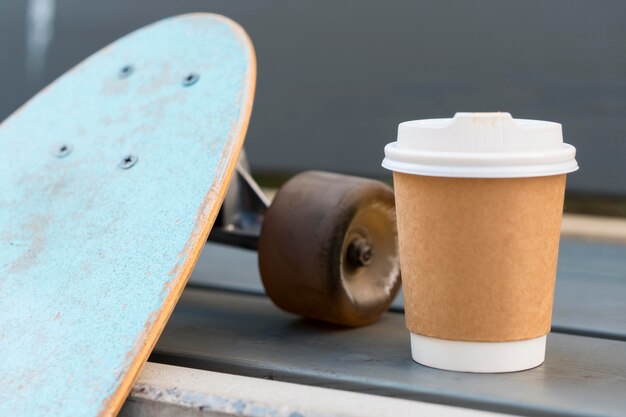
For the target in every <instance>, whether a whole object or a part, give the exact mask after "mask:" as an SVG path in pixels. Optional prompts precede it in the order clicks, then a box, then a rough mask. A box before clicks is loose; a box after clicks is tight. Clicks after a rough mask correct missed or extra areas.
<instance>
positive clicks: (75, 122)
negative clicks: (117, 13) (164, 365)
mask: <svg viewBox="0 0 626 417" xmlns="http://www.w3.org/2000/svg"><path fill="white" fill-rule="evenodd" d="M255 78H256V61H255V56H254V50H253V47H252V45H251V43H250V41H249V39H248V37H247V35H246V34H245V32H244V31H243V30H242V29H241V28H240V27H239V26H238V25H237V24H235V23H233V22H232V21H230V20H228V19H226V18H224V17H221V16H217V15H211V14H194V15H183V16H178V17H173V18H169V19H166V20H163V21H160V22H157V23H155V24H152V25H149V26H147V27H145V28H143V29H140V30H138V31H136V32H133V33H131V34H129V35H127V36H125V37H123V38H122V39H120V40H118V41H117V42H114V43H113V44H111V45H109V46H108V47H106V48H104V49H102V50H101V51H99V52H97V53H96V54H94V55H92V56H91V57H89V58H88V59H86V60H85V61H84V62H82V63H81V64H79V65H78V66H76V67H75V68H73V69H72V70H70V71H68V72H67V73H66V74H64V75H63V76H61V77H60V78H59V79H58V80H56V81H55V82H54V83H52V84H51V85H50V86H48V87H47V88H45V89H44V90H43V91H41V92H40V93H39V94H37V95H36V96H35V97H34V98H32V99H31V100H30V101H29V102H27V103H26V104H25V105H24V106H22V107H21V108H20V109H19V110H17V111H16V112H15V113H14V114H13V115H11V116H10V117H9V118H8V119H7V120H6V121H4V122H3V124H2V125H0V147H1V150H0V213H1V214H0V247H1V250H0V388H1V389H0V415H2V416H9V415H10V416H39V415H46V416H97V415H102V416H104V415H114V414H116V413H117V412H118V411H119V409H120V407H121V405H122V404H123V402H124V399H125V397H126V395H127V394H128V392H129V390H130V388H131V385H132V383H133V381H134V379H135V377H136V376H137V374H138V372H139V370H140V369H141V366H142V365H143V363H144V362H145V361H146V359H147V358H148V355H149V354H150V351H151V350H152V348H153V347H154V345H155V343H156V340H157V338H158V336H159V335H160V333H161V331H162V330H163V327H164V326H165V323H166V321H167V319H168V317H169V316H170V314H171V312H172V310H173V308H174V305H175V304H176V301H177V300H178V298H179V296H180V294H181V292H182V290H183V288H184V286H185V283H186V281H187V278H188V277H189V275H190V273H191V271H192V269H193V267H194V264H195V262H196V260H197V258H198V256H199V254H200V251H201V250H202V248H203V246H204V243H205V241H206V238H207V235H208V233H209V231H210V229H211V226H212V224H213V222H214V220H215V218H216V216H217V213H218V211H219V208H220V204H221V202H222V200H223V198H224V194H225V192H226V189H227V187H228V183H229V180H230V178H231V174H232V173H233V171H234V169H235V166H236V161H237V158H238V155H239V152H240V149H241V147H242V143H243V140H244V135H245V132H246V129H247V125H248V120H249V117H250V113H251V109H252V100H253V96H254V87H255Z"/></svg>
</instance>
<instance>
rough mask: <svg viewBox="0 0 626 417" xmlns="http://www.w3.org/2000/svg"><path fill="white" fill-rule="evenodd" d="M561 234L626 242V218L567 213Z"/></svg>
mask: <svg viewBox="0 0 626 417" xmlns="http://www.w3.org/2000/svg"><path fill="white" fill-rule="evenodd" d="M561 236H562V237H566V238H572V239H581V240H589V241H595V242H606V243H620V244H626V219H622V218H617V217H602V216H589V215H583V214H565V215H563V223H562V225H561Z"/></svg>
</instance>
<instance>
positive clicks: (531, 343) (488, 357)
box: [411, 333, 546, 373]
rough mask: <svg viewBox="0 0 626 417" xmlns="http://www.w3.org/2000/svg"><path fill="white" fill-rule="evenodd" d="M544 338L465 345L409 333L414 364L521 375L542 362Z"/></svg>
mask: <svg viewBox="0 0 626 417" xmlns="http://www.w3.org/2000/svg"><path fill="white" fill-rule="evenodd" d="M545 354H546V336H541V337H537V338H535V339H527V340H518V341H514V342H465V341H456V340H444V339H436V338H433V337H427V336H422V335H419V334H415V333H411V355H412V356H413V360H414V361H415V362H418V363H420V364H422V365H426V366H429V367H431V368H438V369H445V370H448V371H459V372H478V373H500V372H516V371H523V370H525V369H530V368H534V367H537V366H539V365H541V364H542V363H543V362H544V360H545Z"/></svg>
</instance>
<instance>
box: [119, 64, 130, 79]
mask: <svg viewBox="0 0 626 417" xmlns="http://www.w3.org/2000/svg"><path fill="white" fill-rule="evenodd" d="M132 73H133V66H132V65H124V66H123V67H122V68H121V69H120V71H119V73H118V76H119V77H120V78H126V77H128V76H130V74H132Z"/></svg>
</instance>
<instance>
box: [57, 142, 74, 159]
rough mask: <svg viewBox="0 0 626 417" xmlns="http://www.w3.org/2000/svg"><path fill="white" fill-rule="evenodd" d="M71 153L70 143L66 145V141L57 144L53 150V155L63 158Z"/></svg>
mask: <svg viewBox="0 0 626 417" xmlns="http://www.w3.org/2000/svg"><path fill="white" fill-rule="evenodd" d="M71 153H72V145H68V144H66V143H64V144H62V145H60V146H58V147H57V148H56V149H55V150H54V155H55V156H56V157H57V158H65V157H66V156H68V155H69V154H71Z"/></svg>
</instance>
